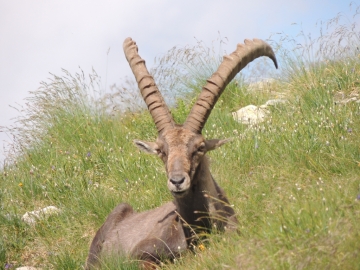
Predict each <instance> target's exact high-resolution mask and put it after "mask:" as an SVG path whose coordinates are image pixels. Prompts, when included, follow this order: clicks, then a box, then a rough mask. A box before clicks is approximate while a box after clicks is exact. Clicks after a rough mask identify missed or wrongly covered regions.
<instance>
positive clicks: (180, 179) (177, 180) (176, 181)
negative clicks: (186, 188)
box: [170, 176, 185, 188]
mask: <svg viewBox="0 0 360 270" xmlns="http://www.w3.org/2000/svg"><path fill="white" fill-rule="evenodd" d="M184 181H185V177H181V176H179V177H173V178H170V182H171V184H173V185H174V186H176V187H177V188H179V187H180V185H181V184H182V183H184Z"/></svg>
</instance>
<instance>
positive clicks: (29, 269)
mask: <svg viewBox="0 0 360 270" xmlns="http://www.w3.org/2000/svg"><path fill="white" fill-rule="evenodd" d="M15 270H39V268H35V267H32V266H21V267H18V268H15Z"/></svg>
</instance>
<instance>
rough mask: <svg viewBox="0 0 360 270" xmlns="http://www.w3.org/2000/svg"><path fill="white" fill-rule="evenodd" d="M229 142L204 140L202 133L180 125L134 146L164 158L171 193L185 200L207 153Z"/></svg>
mask: <svg viewBox="0 0 360 270" xmlns="http://www.w3.org/2000/svg"><path fill="white" fill-rule="evenodd" d="M228 141H229V140H228V139H225V140H218V139H214V140H205V139H204V138H203V136H202V135H201V134H198V133H195V132H193V131H191V130H188V129H185V128H183V127H181V126H177V127H174V128H172V129H168V130H165V131H164V132H163V133H161V134H160V135H159V137H158V138H157V140H156V142H144V141H139V140H136V141H135V144H136V146H137V147H138V148H139V149H140V150H143V151H146V152H148V153H151V154H156V155H158V156H159V157H160V158H161V160H162V161H163V162H164V164H165V168H166V173H167V177H168V182H167V186H168V188H169V190H170V191H171V193H172V194H173V195H174V196H175V197H182V196H183V195H186V193H187V191H188V190H189V189H190V188H191V187H192V186H193V185H194V184H196V183H195V182H194V181H195V180H194V175H195V172H196V169H197V167H198V165H199V164H200V163H201V161H202V159H203V157H204V155H205V154H206V152H208V151H211V150H214V149H216V148H217V147H219V146H221V145H223V144H224V143H226V142H228Z"/></svg>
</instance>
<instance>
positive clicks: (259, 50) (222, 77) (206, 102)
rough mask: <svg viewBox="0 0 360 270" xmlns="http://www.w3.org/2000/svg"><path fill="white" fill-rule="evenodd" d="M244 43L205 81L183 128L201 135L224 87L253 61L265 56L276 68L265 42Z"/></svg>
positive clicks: (270, 50)
mask: <svg viewBox="0 0 360 270" xmlns="http://www.w3.org/2000/svg"><path fill="white" fill-rule="evenodd" d="M244 43H245V45H244V44H238V45H237V49H236V51H234V52H233V53H232V54H230V55H226V56H224V60H223V62H222V63H221V64H220V66H219V68H218V70H217V71H216V72H215V73H214V74H213V75H212V76H211V77H210V78H209V79H208V80H207V83H206V84H205V86H204V87H203V88H202V91H201V93H200V95H199V97H198V99H197V101H196V103H195V104H194V106H193V107H192V109H191V111H190V114H189V115H188V117H187V119H186V121H185V123H184V128H187V129H190V130H192V131H193V132H195V133H201V130H202V128H203V127H204V125H205V123H206V120H207V119H208V117H209V115H210V113H211V110H212V109H213V108H214V106H215V103H216V101H217V100H218V98H219V97H220V95H221V94H222V92H223V91H224V89H225V87H226V86H227V85H228V83H229V82H230V81H231V80H232V79H233V78H234V77H235V75H236V74H237V73H238V72H240V70H242V69H243V68H244V67H245V66H246V65H247V64H249V63H250V62H251V61H253V60H254V59H256V58H258V57H260V56H267V57H269V58H270V59H271V60H272V61H273V62H274V64H275V67H276V68H277V67H278V65H277V61H276V57H275V54H274V52H273V50H272V48H271V47H270V45H269V44H267V43H266V42H265V41H263V40H260V39H254V40H248V39H245V41H244Z"/></svg>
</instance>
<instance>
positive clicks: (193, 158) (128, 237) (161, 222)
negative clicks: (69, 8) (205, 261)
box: [86, 38, 277, 269]
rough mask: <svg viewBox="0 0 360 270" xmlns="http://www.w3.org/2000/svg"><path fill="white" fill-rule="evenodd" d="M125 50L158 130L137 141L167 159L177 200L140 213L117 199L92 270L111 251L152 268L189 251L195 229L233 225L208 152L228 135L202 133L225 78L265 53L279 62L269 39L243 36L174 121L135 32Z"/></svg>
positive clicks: (98, 238)
mask: <svg viewBox="0 0 360 270" xmlns="http://www.w3.org/2000/svg"><path fill="white" fill-rule="evenodd" d="M124 52H125V55H126V59H127V61H128V62H129V64H130V67H131V69H132V71H133V73H134V75H135V78H136V81H137V83H138V86H139V88H140V91H141V94H142V96H143V98H144V100H145V103H146V105H147V107H148V109H149V111H150V114H151V116H152V118H153V120H154V122H155V125H156V128H157V131H158V138H157V140H156V142H145V141H140V140H135V141H134V142H135V145H136V146H137V147H138V148H139V149H141V150H143V151H145V152H148V153H151V154H155V155H158V156H159V157H160V158H161V159H162V161H163V162H164V164H165V168H166V173H167V178H168V181H167V186H168V189H169V190H170V192H171V193H172V195H173V197H174V200H173V201H172V202H168V203H166V204H164V205H162V206H160V207H158V208H156V209H152V210H149V211H146V212H142V213H135V212H134V211H133V209H132V207H131V206H130V205H128V204H126V203H121V204H119V205H118V206H117V207H116V208H115V209H114V210H113V211H112V212H111V213H110V215H109V216H108V217H107V219H106V221H105V223H104V224H103V225H102V227H101V228H100V229H99V230H98V231H97V233H96V235H95V238H94V239H93V241H92V243H91V247H90V252H89V255H88V258H87V262H86V268H87V269H90V268H92V267H96V266H97V265H98V263H99V260H100V259H101V258H103V257H105V256H110V255H115V256H130V257H133V258H137V259H140V260H142V261H144V265H145V266H146V265H148V266H149V265H150V264H151V263H159V262H160V259H171V258H174V257H175V256H176V255H177V254H179V253H180V252H182V251H184V250H185V249H187V248H188V247H189V245H190V243H191V241H193V239H194V234H196V233H198V232H201V231H204V230H205V231H210V230H211V228H212V226H216V228H217V229H220V230H223V229H226V228H229V227H236V223H237V220H236V217H235V213H234V210H233V209H232V207H231V206H230V204H229V201H228V199H227V198H226V196H225V193H224V191H223V190H222V189H221V188H220V187H219V186H218V185H217V183H216V182H215V181H214V179H213V177H212V175H211V173H210V170H209V163H208V159H207V157H206V155H205V154H206V152H208V151H211V150H214V149H216V148H218V147H220V146H221V145H223V144H224V143H226V142H227V141H228V140H227V139H225V140H220V139H212V140H205V139H204V137H203V136H202V135H201V131H202V129H203V127H204V125H205V122H206V120H207V119H208V117H209V115H210V112H211V110H212V109H213V107H214V105H215V103H216V101H217V100H218V98H219V97H220V95H221V94H222V92H223V91H224V89H225V87H226V86H227V84H228V83H229V82H230V81H231V80H232V79H233V78H234V77H235V75H236V74H237V73H238V72H239V71H240V70H241V69H243V68H244V67H245V66H246V65H247V64H248V63H250V62H251V61H253V60H254V59H256V58H258V57H260V56H267V57H269V58H271V59H272V61H273V62H274V64H275V66H276V68H277V61H276V58H275V54H274V52H273V50H272V49H271V47H270V45H268V44H267V43H266V42H264V41H262V40H259V39H254V40H245V44H239V45H238V46H237V49H236V51H234V52H233V53H232V54H230V55H229V56H225V57H224V60H223V62H222V63H221V64H220V66H219V68H218V70H217V71H216V72H215V73H214V74H213V75H212V76H211V77H210V78H209V79H208V80H207V83H206V85H205V86H204V87H203V89H202V92H201V93H200V95H199V97H198V99H197V101H196V103H195V105H194V106H193V108H192V110H191V112H190V114H189V115H188V117H187V119H186V121H185V123H184V124H183V125H177V124H175V122H174V120H173V118H172V116H171V113H170V111H169V109H168V107H167V106H166V104H165V102H164V99H163V97H162V96H161V94H160V92H159V90H158V88H157V86H156V84H155V81H154V79H153V77H152V76H151V75H150V74H149V72H148V70H147V69H146V66H145V61H144V60H143V59H141V57H140V56H139V54H138V47H137V45H136V43H135V42H134V41H133V40H132V39H131V38H127V39H126V40H125V41H124Z"/></svg>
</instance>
